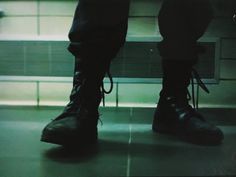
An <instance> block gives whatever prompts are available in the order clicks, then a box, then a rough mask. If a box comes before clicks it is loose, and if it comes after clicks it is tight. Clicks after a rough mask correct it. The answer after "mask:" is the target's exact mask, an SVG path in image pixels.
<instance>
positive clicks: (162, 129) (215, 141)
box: [152, 125, 222, 146]
mask: <svg viewBox="0 0 236 177" xmlns="http://www.w3.org/2000/svg"><path fill="white" fill-rule="evenodd" d="M152 130H153V132H155V133H160V134H166V135H171V136H175V137H178V138H180V139H181V140H183V141H186V142H189V143H192V144H198V145H207V146H216V145H220V144H222V138H212V136H211V137H209V138H206V136H205V137H204V138H205V139H203V138H199V137H190V136H187V135H186V133H184V132H180V131H177V130H173V129H170V128H169V127H167V126H163V125H161V126H160V125H159V127H157V126H154V125H152Z"/></svg>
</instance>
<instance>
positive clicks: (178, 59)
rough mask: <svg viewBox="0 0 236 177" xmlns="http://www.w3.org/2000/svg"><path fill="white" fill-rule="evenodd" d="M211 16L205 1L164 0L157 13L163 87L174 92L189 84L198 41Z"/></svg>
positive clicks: (196, 57) (209, 7)
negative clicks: (160, 38) (160, 39)
mask: <svg viewBox="0 0 236 177" xmlns="http://www.w3.org/2000/svg"><path fill="white" fill-rule="evenodd" d="M212 16H213V15H212V9H211V5H210V3H209V1H207V0H164V2H163V5H162V8H161V10H160V13H159V16H158V23H159V29H160V33H161V35H162V37H163V40H162V41H161V42H160V45H159V51H160V54H161V56H162V68H163V89H164V90H166V91H170V92H174V91H175V92H176V91H179V90H181V89H182V90H183V88H186V87H187V86H188V84H189V79H190V76H191V68H192V66H193V65H194V64H196V63H197V60H198V53H199V48H198V46H197V40H198V39H199V38H200V37H201V36H202V35H203V34H204V32H205V31H206V29H207V26H208V24H209V23H210V21H211V19H212Z"/></svg>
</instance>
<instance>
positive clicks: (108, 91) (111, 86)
mask: <svg viewBox="0 0 236 177" xmlns="http://www.w3.org/2000/svg"><path fill="white" fill-rule="evenodd" d="M106 74H107V76H108V78H109V80H110V88H109V90H106V89H105V87H104V82H102V86H101V91H102V104H103V106H105V94H110V93H111V92H112V90H113V86H114V83H113V79H112V75H111V72H110V69H108V70H107V72H106Z"/></svg>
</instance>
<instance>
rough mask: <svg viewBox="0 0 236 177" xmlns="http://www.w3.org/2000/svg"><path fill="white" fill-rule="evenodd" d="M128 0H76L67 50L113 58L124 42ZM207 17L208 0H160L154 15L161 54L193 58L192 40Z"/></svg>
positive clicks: (202, 26) (91, 56) (210, 15)
mask: <svg viewBox="0 0 236 177" xmlns="http://www.w3.org/2000/svg"><path fill="white" fill-rule="evenodd" d="M129 4H130V2H129V0H101V1H98V0H80V1H79V3H78V5H77V8H76V11H75V14H74V19H73V24H72V27H71V30H70V32H69V39H70V41H71V43H70V45H69V47H68V49H69V51H70V52H71V53H72V54H73V55H74V56H76V57H82V58H85V59H87V58H89V59H91V60H94V61H95V60H101V58H104V59H107V60H111V59H112V58H114V57H115V56H116V54H117V53H118V51H119V49H120V47H121V46H123V44H124V42H125V38H126V33H127V26H128V25H127V24H128V13H129ZM211 18H212V10H211V6H210V3H209V2H208V0H164V1H163V4H162V7H161V10H160V12H159V15H158V24H159V29H160V33H161V35H162V37H163V40H162V41H161V42H160V45H159V50H160V54H161V56H162V57H163V58H164V59H168V60H196V58H197V54H198V50H197V47H196V42H197V40H198V39H199V38H200V37H201V36H202V35H203V33H204V32H205V30H206V28H207V26H208V24H209V22H210V20H211Z"/></svg>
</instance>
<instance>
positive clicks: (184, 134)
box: [152, 61, 224, 145]
mask: <svg viewBox="0 0 236 177" xmlns="http://www.w3.org/2000/svg"><path fill="white" fill-rule="evenodd" d="M163 71H164V76H163V89H162V91H161V93H160V99H159V102H158V105H157V108H156V111H155V114H154V120H153V124H152V129H153V131H154V132H157V133H166V134H172V135H175V136H178V137H181V138H184V139H185V140H187V141H190V142H192V143H196V144H205V145H217V144H220V143H221V142H222V140H223V137H224V136H223V133H222V131H221V130H220V129H219V128H217V127H216V126H215V125H213V124H211V123H209V122H207V121H206V120H205V118H204V117H203V116H202V115H201V114H200V113H198V112H197V110H196V109H194V108H193V107H192V106H191V105H190V104H189V103H188V101H189V99H188V90H187V87H188V85H189V83H190V78H191V73H192V72H191V71H192V65H191V64H189V63H188V62H181V61H175V62H173V61H172V62H171V61H170V62H169V61H164V62H163Z"/></svg>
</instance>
